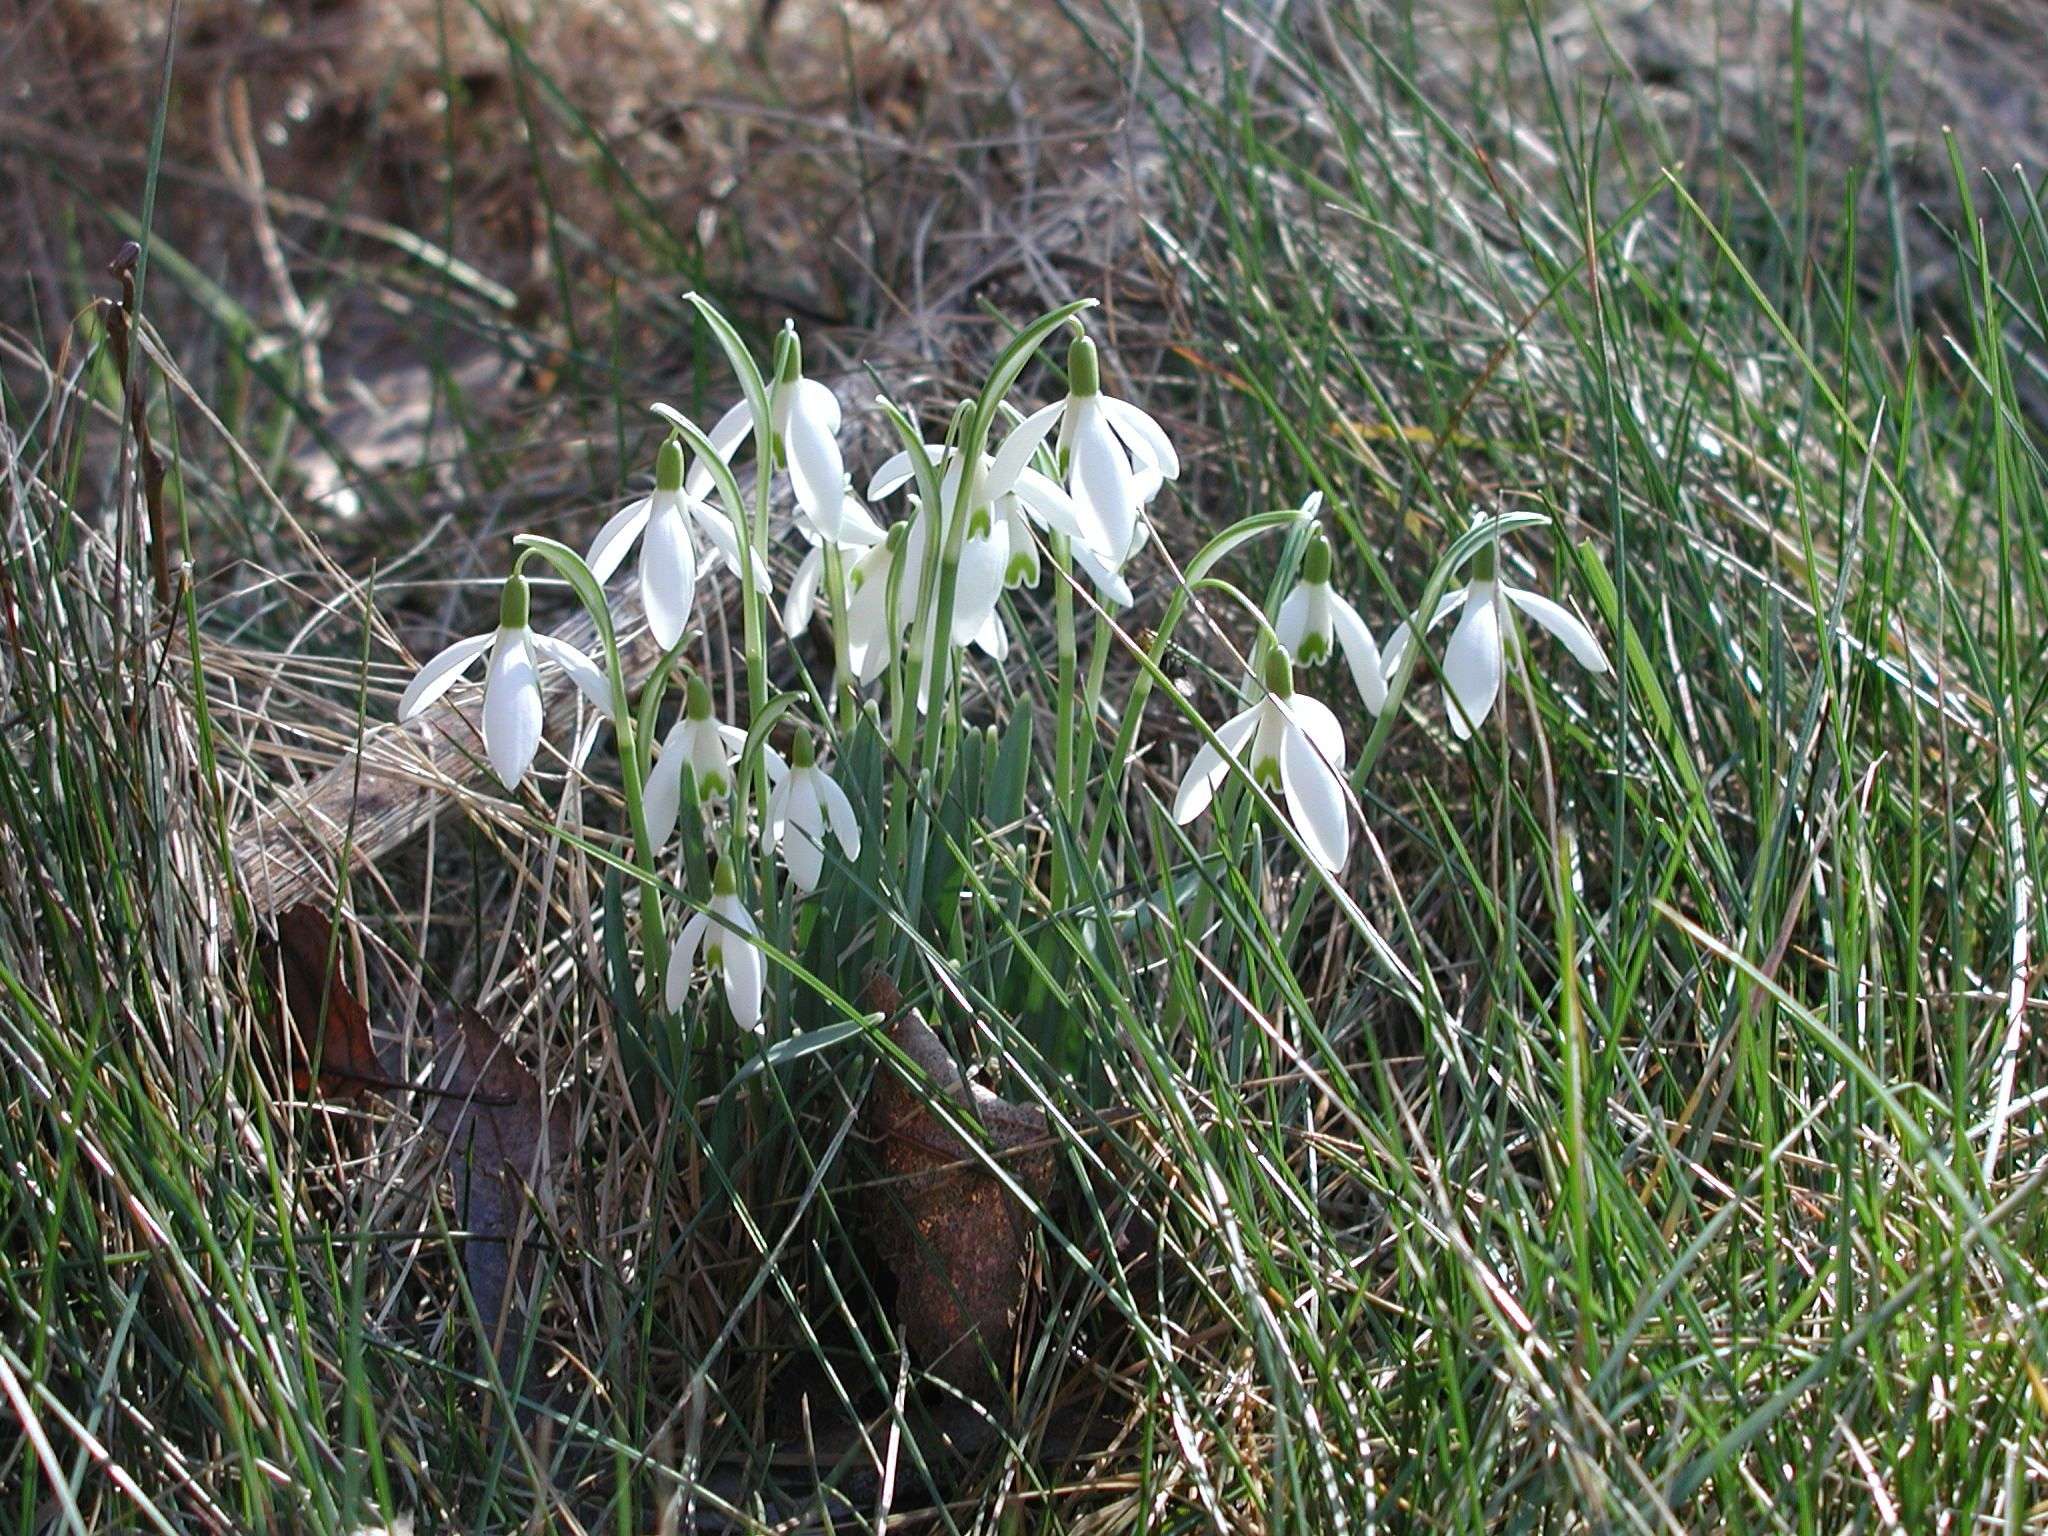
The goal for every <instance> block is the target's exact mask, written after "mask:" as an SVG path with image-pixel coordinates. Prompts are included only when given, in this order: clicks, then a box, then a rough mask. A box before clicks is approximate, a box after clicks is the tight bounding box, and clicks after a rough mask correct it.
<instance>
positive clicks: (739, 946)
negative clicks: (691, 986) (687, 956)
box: [707, 896, 766, 1029]
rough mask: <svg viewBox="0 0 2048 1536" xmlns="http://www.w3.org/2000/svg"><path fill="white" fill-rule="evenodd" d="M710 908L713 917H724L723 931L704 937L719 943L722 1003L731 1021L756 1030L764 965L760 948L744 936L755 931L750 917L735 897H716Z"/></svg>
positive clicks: (758, 1020)
mask: <svg viewBox="0 0 2048 1536" xmlns="http://www.w3.org/2000/svg"><path fill="white" fill-rule="evenodd" d="M712 911H713V914H714V916H715V917H722V918H724V919H725V927H724V930H723V931H722V932H719V933H717V934H713V935H710V936H708V938H707V942H708V943H710V944H716V945H717V946H718V953H719V958H720V962H721V963H720V967H719V969H720V970H722V971H723V972H724V973H725V975H724V980H725V1005H726V1007H728V1008H730V1009H731V1010H732V1017H733V1022H734V1023H735V1024H737V1025H739V1027H740V1028H741V1029H759V1028H760V1027H761V983H762V980H763V975H764V972H765V969H766V968H765V967H764V966H763V964H762V963H761V951H760V950H759V949H757V948H755V947H754V943H753V941H752V939H751V938H750V937H747V936H748V935H751V934H752V933H753V932H754V931H755V930H754V923H753V919H752V918H750V917H748V916H747V913H746V909H745V908H744V907H742V906H740V904H739V900H738V898H736V897H730V896H729V897H724V898H721V899H719V900H717V901H716V902H714V903H713V905H712ZM735 930H737V931H735Z"/></svg>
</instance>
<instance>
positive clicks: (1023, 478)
mask: <svg viewBox="0 0 2048 1536" xmlns="http://www.w3.org/2000/svg"><path fill="white" fill-rule="evenodd" d="M1011 494H1012V495H1014V496H1015V497H1016V498H1017V500H1018V501H1019V502H1021V503H1022V504H1023V506H1024V510H1025V511H1026V512H1028V513H1030V514H1031V516H1032V517H1034V518H1036V519H1037V520H1038V522H1039V524H1040V525H1041V526H1042V527H1046V528H1050V529H1051V530H1052V531H1053V532H1054V533H1063V534H1065V535H1066V536H1067V537H1068V538H1070V539H1072V540H1073V541H1074V542H1075V543H1077V544H1084V545H1085V544H1086V543H1087V542H1088V535H1087V534H1086V533H1084V532H1083V531H1082V523H1081V509H1080V508H1079V507H1077V506H1075V505H1074V498H1073V497H1071V496H1069V495H1068V494H1067V493H1066V492H1065V491H1063V490H1061V489H1060V487H1059V484H1058V482H1056V481H1054V480H1051V479H1048V478H1047V477H1046V476H1044V475H1041V474H1040V473H1039V472H1038V471H1037V470H1035V469H1027V470H1024V471H1023V472H1021V473H1020V474H1019V475H1018V476H1017V483H1016V485H1014V486H1013V487H1011Z"/></svg>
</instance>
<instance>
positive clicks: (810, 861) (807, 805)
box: [761, 731, 860, 892]
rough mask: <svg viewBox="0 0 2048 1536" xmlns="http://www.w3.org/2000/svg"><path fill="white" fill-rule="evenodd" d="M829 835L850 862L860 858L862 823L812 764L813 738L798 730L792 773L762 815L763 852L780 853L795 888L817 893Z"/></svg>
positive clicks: (849, 803)
mask: <svg viewBox="0 0 2048 1536" xmlns="http://www.w3.org/2000/svg"><path fill="white" fill-rule="evenodd" d="M828 831H829V832H830V833H831V835H832V837H833V839H834V840H835V841H837V842H838V844H839V848H840V851H841V852H842V853H844V854H845V855H846V857H847V858H848V859H857V858H859V857H860V823H859V821H857V820H856V819H855V817H854V814H853V802H852V801H850V800H848V799H847V798H846V791H845V790H843V789H841V788H840V787H839V786H838V785H837V784H836V783H834V782H833V779H832V776H831V775H830V774H828V773H827V772H825V770H824V769H822V768H820V767H819V766H818V765H817V763H816V761H815V760H814V759H813V757H812V753H811V738H810V735H809V733H807V732H804V731H799V732H797V737H796V743H795V745H794V746H793V748H792V749H791V758H790V766H789V772H788V773H787V774H785V775H784V776H783V778H782V781H781V782H780V783H779V784H777V785H776V786H775V788H774V789H773V790H771V791H770V792H769V795H768V804H767V805H766V807H764V809H763V812H762V816H761V848H762V850H763V851H764V852H766V851H770V850H774V849H778V848H779V849H780V850H781V852H782V862H783V863H784V864H785V865H787V866H788V867H789V878H790V880H791V881H792V882H793V883H794V884H795V886H796V888H797V889H798V890H800V891H804V892H810V891H815V890H816V889H817V888H818V877H819V876H820V875H821V874H823V873H824V868H825V836H826V833H827V832H828Z"/></svg>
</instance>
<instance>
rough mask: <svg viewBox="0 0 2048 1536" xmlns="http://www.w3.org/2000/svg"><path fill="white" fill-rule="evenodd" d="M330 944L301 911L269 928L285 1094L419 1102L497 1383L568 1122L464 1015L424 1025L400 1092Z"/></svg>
mask: <svg viewBox="0 0 2048 1536" xmlns="http://www.w3.org/2000/svg"><path fill="white" fill-rule="evenodd" d="M331 935H332V927H331V924H330V922H329V919H328V918H327V917H326V916H324V915H323V914H321V913H320V912H319V911H317V910H316V909H314V908H313V907H310V906H299V907H294V908H292V909H291V910H290V911H288V912H286V913H285V914H284V915H283V916H282V917H280V918H279V919H278V923H277V943H276V946H275V951H276V961H277V972H278V974H279V976H280V980H281V986H280V989H279V990H280V994H281V996H282V999H283V1007H282V1008H281V1010H280V1011H281V1015H282V1016H281V1018H280V1020H279V1034H280V1038H281V1039H282V1042H283V1046H284V1059H285V1061H286V1062H287V1063H289V1065H290V1071H291V1078H292V1085H293V1087H294V1088H295V1089H296V1090H297V1091H298V1092H300V1093H305V1092H308V1091H318V1092H319V1093H321V1094H323V1095H325V1096H328V1097H331V1098H351V1099H352V1098H358V1097H360V1096H361V1095H363V1094H364V1093H367V1092H372V1091H374V1092H377V1093H381V1094H383V1095H384V1096H385V1097H387V1098H400V1097H403V1096H406V1095H408V1094H410V1095H413V1096H415V1097H416V1099H417V1100H418V1101H419V1105H420V1107H419V1110H418V1113H419V1118H420V1123H421V1124H422V1125H423V1126H425V1128H426V1129H427V1130H428V1131H430V1132H431V1133H432V1134H434V1135H435V1136H437V1137H439V1138H440V1139H441V1140H442V1141H444V1142H446V1143H447V1146H448V1162H449V1170H450V1174H451V1176H452V1178H453V1179H454V1187H455V1216H456V1220H457V1222H458V1223H459V1224H460V1225H461V1227H462V1229H463V1230H464V1231H465V1232H466V1233H467V1234H468V1236H467V1237H466V1238H465V1239H464V1240H463V1245H462V1267H463V1272H464V1273H465V1274H466V1275H467V1276H468V1278H469V1292H470V1295H471V1296H472V1297H473V1298H474V1299H475V1301H476V1309H477V1315H478V1316H479V1317H481V1318H482V1319H483V1321H484V1325H485V1327H486V1328H487V1329H488V1330H489V1335H490V1338H491V1341H492V1346H491V1347H492V1352H493V1353H494V1354H495V1355H496V1356H497V1357H498V1361H499V1365H500V1367H501V1369H502V1370H503V1372H504V1374H505V1377H506V1380H507V1381H508V1383H509V1381H510V1379H511V1368H512V1366H513V1365H514V1364H516V1357H517V1353H518V1348H519V1344H520V1340H521V1336H522V1334H523V1333H524V1332H525V1309H524V1304H523V1299H522V1292H523V1290H524V1287H523V1286H522V1285H520V1284H518V1283H517V1282H518V1280H519V1278H520V1277H519V1276H517V1275H515V1273H514V1258H515V1255H516V1251H517V1242H516V1239H517V1237H518V1234H519V1223H520V1218H521V1216H522V1215H523V1214H524V1211H525V1205H526V1194H527V1191H528V1190H529V1189H532V1190H538V1191H541V1192H542V1193H544V1194H545V1193H547V1192H549V1191H551V1190H553V1189H554V1188H555V1187H557V1184H558V1181H559V1178H560V1175H561V1172H562V1169H563V1166H564V1161H565V1159H566V1158H567V1156H568V1152H569V1143H570V1137H571V1134H572V1127H571V1125H570V1122H569V1116H568V1113H567V1111H566V1110H565V1109H564V1107H563V1106H562V1105H560V1104H559V1103H557V1104H554V1105H552V1106H551V1105H549V1104H548V1103H547V1101H546V1095H545V1094H543V1092H542V1091H541V1085H540V1081H539V1079H537V1078H536V1077H535V1076H534V1075H533V1074H532V1073H531V1072H529V1071H528V1070H527V1069H526V1067H525V1066H524V1065H523V1064H522V1063H521V1062H520V1060H519V1058H518V1056H517V1055H515V1054H514V1053H513V1051H512V1048H511V1047H510V1046H509V1045H507V1044H506V1043H505V1042H504V1041H503V1040H502V1039H501V1038H499V1035H498V1032H497V1031H496V1030H495V1029H493V1028H492V1027H491V1025H490V1024H489V1022H488V1021H487V1020H485V1018H484V1017H483V1015H481V1014H479V1013H478V1012H477V1011H476V1010H475V1009H474V1008H462V1007H456V1008H451V1009H444V1010H442V1011H441V1012H440V1013H439V1014H437V1015H436V1016H435V1018H434V1020H433V1023H432V1025H431V1042H432V1043H431V1047H430V1049H431V1052H432V1055H431V1062H430V1067H429V1071H428V1074H427V1079H426V1081H425V1082H424V1083H421V1084H417V1085H415V1084H412V1083H408V1082H406V1081H405V1078H404V1073H403V1070H402V1062H401V1061H400V1059H399V1055H398V1049H397V1046H396V1043H395V1042H394V1043H393V1045H392V1046H391V1047H390V1048H389V1050H388V1051H387V1052H382V1053H380V1052H379V1051H378V1049H377V1045H376V1041H375V1040H374V1038H373V1037H372V1035H371V1033H370V1019H369V1012H368V1010H367V1009H365V1008H364V1006H363V1004H362V1002H361V1000H360V999H359V998H357V997H356V995H355V993H354V992H352V991H351V990H350V989H349V987H348V985H347V982H346V981H345V979H344V977H343V974H342V967H341V964H340V957H339V952H338V949H337V948H336V946H334V944H333V940H332V937H331ZM331 950H333V951H335V953H334V958H333V959H332V960H331V961H330V959H329V955H330V951H331Z"/></svg>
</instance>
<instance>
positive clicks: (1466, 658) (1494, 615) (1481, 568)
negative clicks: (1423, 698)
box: [1384, 543, 1607, 741]
mask: <svg viewBox="0 0 2048 1536" xmlns="http://www.w3.org/2000/svg"><path fill="white" fill-rule="evenodd" d="M1497 558H1498V545H1497V544H1494V543H1488V544H1484V545H1482V546H1481V547H1480V549H1479V551H1478V553H1477V554H1476V555H1474V556H1473V560H1472V579H1471V580H1470V581H1469V582H1467V583H1466V585H1465V589H1464V590H1463V591H1462V592H1450V593H1446V594H1445V595H1444V598H1443V601H1442V602H1440V603H1439V604H1438V605H1437V610H1436V612H1435V613H1433V614H1431V615H1430V616H1429V623H1428V625H1427V626H1426V628H1428V629H1434V628H1436V626H1437V625H1439V624H1441V623H1442V622H1443V621H1444V620H1445V619H1447V618H1449V617H1450V616H1451V615H1452V614H1454V613H1455V614H1457V615H1458V626H1457V628H1456V629H1454V630H1452V631H1451V639H1450V643H1449V644H1448V645H1446V646H1445V647H1444V658H1443V666H1442V672H1443V694H1444V713H1445V715H1446V716H1447V717H1448V719H1449V721H1450V726H1451V734H1452V735H1453V736H1456V737H1457V738H1458V739H1459V740H1461V741H1462V740H1464V739H1465V738H1467V737H1469V736H1470V735H1471V734H1472V733H1473V732H1474V731H1476V730H1478V729H1479V727H1480V726H1481V725H1483V724H1485V723H1486V717H1487V716H1488V715H1490V714H1492V713H1493V706H1494V701H1495V700H1496V699H1498V698H1499V697H1500V682H1501V673H1502V671H1503V670H1504V666H1505V660H1506V654H1507V644H1508V639H1509V634H1510V631H1509V630H1507V629H1505V628H1504V627H1503V626H1502V623H1501V618H1502V611H1503V604H1504V603H1505V604H1512V605H1513V606H1514V607H1516V608H1518V609H1520V610H1521V611H1522V612H1523V613H1525V614H1527V615H1528V616H1529V618H1531V619H1533V620H1534V621H1535V622H1536V624H1537V625H1538V626H1540V627H1541V628H1543V629H1547V630H1549V631H1550V633H1551V634H1553V635H1555V636H1557V638H1558V639H1559V640H1561V641H1563V642H1564V647H1565V649H1566V650H1567V651H1569V652H1570V653H1571V656H1572V659H1573V660H1574V661H1576V662H1578V664H1579V665H1580V666H1582V667H1584V668H1585V669H1586V670H1587V671H1588V672H1591V673H1593V674H1594V675H1595V676H1598V675H1599V674H1601V673H1603V672H1605V671H1606V670H1607V655H1606V653H1605V652H1604V651H1602V650H1601V649H1600V642H1599V641H1598V640H1597V639H1595V638H1594V636H1593V632H1592V630H1590V629H1588V628H1587V627H1586V626H1585V624H1584V623H1583V622H1582V621H1581V620H1580V619H1579V617H1578V616H1577V615H1576V614H1574V613H1573V612H1572V611H1571V610H1570V609H1568V608H1566V607H1564V606H1563V605H1562V604H1561V603H1555V602H1552V601H1551V600H1550V599H1549V598H1547V597H1544V596H1542V595H1541V594H1540V593H1536V592H1531V591H1528V590H1527V589H1525V588H1522V587H1516V586H1510V585H1509V584H1508V583H1507V582H1505V581H1502V580H1500V579H1499V577H1498V576H1497V575H1496V573H1495V562H1496V560H1497ZM1414 640H1415V626H1414V623H1413V621H1411V620H1404V621H1403V622H1402V624H1401V627H1400V628H1399V629H1398V630H1396V631H1395V632H1394V636H1393V638H1392V639H1391V640H1389V641H1388V643H1387V650H1386V656H1385V659H1384V667H1385V676H1386V678H1387V680H1388V681H1389V682H1391V681H1392V680H1393V678H1394V676H1395V674H1396V673H1397V672H1398V670H1399V669H1400V666H1401V662H1402V660H1403V658H1405V657H1406V655H1407V653H1408V647H1409V646H1410V645H1411V644H1413V643H1414Z"/></svg>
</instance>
